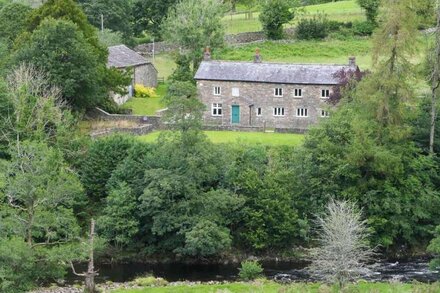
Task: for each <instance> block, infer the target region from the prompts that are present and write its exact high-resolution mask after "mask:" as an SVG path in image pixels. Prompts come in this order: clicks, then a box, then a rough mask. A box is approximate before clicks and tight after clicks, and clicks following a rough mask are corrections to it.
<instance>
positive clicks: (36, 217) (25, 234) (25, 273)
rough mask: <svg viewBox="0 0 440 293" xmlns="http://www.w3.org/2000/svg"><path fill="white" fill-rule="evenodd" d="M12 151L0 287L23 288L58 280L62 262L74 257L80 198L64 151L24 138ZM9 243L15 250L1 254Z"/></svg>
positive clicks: (1, 197)
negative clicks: (14, 264)
mask: <svg viewBox="0 0 440 293" xmlns="http://www.w3.org/2000/svg"><path fill="white" fill-rule="evenodd" d="M11 154H12V157H11V161H10V163H9V166H8V169H7V171H6V178H5V179H6V182H5V187H4V189H3V191H4V192H3V193H0V210H1V211H2V217H1V220H2V222H3V223H2V224H3V225H2V226H1V227H0V228H1V229H2V230H3V231H1V234H2V239H0V242H1V245H0V247H2V248H1V249H0V250H1V251H0V259H2V260H6V261H7V262H2V261H1V262H0V275H1V276H0V279H1V278H3V279H6V282H5V283H3V282H2V284H1V285H0V286H3V285H4V284H6V286H8V284H9V286H11V287H12V288H26V287H33V286H35V285H36V284H39V283H40V282H43V281H45V280H48V279H52V278H62V277H63V276H64V273H65V269H66V263H68V262H69V261H70V260H72V259H76V258H78V252H79V250H78V247H79V243H78V237H79V236H80V227H79V225H78V223H77V219H76V217H75V215H74V212H73V208H74V207H75V205H77V203H78V202H81V200H82V199H81V197H82V187H81V184H80V183H79V180H78V178H77V177H76V176H75V174H74V173H72V171H71V170H69V168H68V167H67V166H66V164H65V163H64V161H63V158H62V154H61V153H60V152H59V151H57V150H55V149H52V148H49V147H47V146H46V145H45V144H43V143H35V142H23V143H22V144H21V145H20V147H17V148H14V149H13V150H11ZM4 227H8V229H7V230H6V231H5V230H4V229H3V228H4ZM9 245H13V247H14V248H13V251H14V253H13V254H9V255H7V254H4V253H3V252H5V251H7V250H8V248H9ZM19 261H20V262H23V263H22V264H18V265H17V266H16V267H11V264H12V263H17V262H19ZM5 265H6V267H5ZM21 269H23V270H21ZM13 292H16V291H13Z"/></svg>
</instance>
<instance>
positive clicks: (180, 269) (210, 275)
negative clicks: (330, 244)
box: [67, 260, 440, 284]
mask: <svg viewBox="0 0 440 293" xmlns="http://www.w3.org/2000/svg"><path fill="white" fill-rule="evenodd" d="M306 266H307V264H306V263H290V262H264V263H263V267H264V274H265V276H266V277H268V278H270V279H275V280H278V281H282V282H300V281H316V280H317V278H316V277H312V276H310V275H309V274H308V273H307V270H306V269H305V268H306ZM96 267H97V269H98V270H99V276H98V277H97V282H98V283H102V282H106V281H112V282H128V281H131V280H133V279H134V278H136V277H138V276H143V275H146V274H152V275H154V276H156V277H162V278H164V279H166V280H168V281H170V282H174V281H185V280H186V281H202V282H206V281H224V280H228V281H233V280H236V278H237V274H238V267H239V265H237V264H227V265H225V264H183V263H172V264H141V263H129V264H114V265H110V264H101V265H97V266H96ZM85 268H86V266H85V265H82V266H78V268H77V269H76V270H77V271H83V270H85ZM362 278H363V279H365V280H369V281H389V280H394V281H400V282H412V281H413V280H416V281H419V282H429V283H430V282H435V281H440V273H439V271H438V270H437V271H431V270H429V267H428V263H427V261H425V260H414V261H395V262H387V261H383V262H380V263H378V264H377V266H376V267H375V268H374V269H372V270H369V271H365V273H364V275H363V276H362ZM78 280H79V279H78V277H76V276H75V275H73V274H72V273H71V272H69V274H68V276H67V283H68V284H73V283H75V282H78Z"/></svg>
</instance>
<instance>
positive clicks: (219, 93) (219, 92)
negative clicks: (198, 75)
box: [214, 86, 222, 96]
mask: <svg viewBox="0 0 440 293" xmlns="http://www.w3.org/2000/svg"><path fill="white" fill-rule="evenodd" d="M221 94H222V88H221V87H219V86H215V87H214V95H215V96H220V95H221Z"/></svg>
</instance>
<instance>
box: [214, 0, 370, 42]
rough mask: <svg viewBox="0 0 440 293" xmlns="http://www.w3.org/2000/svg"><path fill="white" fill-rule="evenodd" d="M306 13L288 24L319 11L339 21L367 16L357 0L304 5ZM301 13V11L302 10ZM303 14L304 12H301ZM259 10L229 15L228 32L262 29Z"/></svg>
mask: <svg viewBox="0 0 440 293" xmlns="http://www.w3.org/2000/svg"><path fill="white" fill-rule="evenodd" d="M303 10H304V14H303V15H297V16H295V19H294V20H293V21H292V22H291V23H289V24H287V25H286V27H290V26H294V25H295V24H296V23H297V22H298V19H300V18H301V17H312V16H313V15H316V14H318V13H325V14H327V15H328V19H330V20H337V21H355V20H364V19H365V16H364V14H363V12H362V10H361V8H360V6H359V5H358V4H357V3H356V1H355V0H350V1H338V2H329V3H325V4H318V5H310V6H305V7H303ZM300 13H301V12H300ZM301 14H302V13H301ZM258 16H259V12H254V13H252V18H251V19H249V18H248V17H247V15H246V14H245V13H237V14H231V15H227V16H225V17H224V19H223V23H224V25H225V28H226V33H227V34H237V33H243V32H256V31H261V30H262V27H261V23H260V21H259V20H258Z"/></svg>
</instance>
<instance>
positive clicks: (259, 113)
mask: <svg viewBox="0 0 440 293" xmlns="http://www.w3.org/2000/svg"><path fill="white" fill-rule="evenodd" d="M262 114H263V112H262V110H261V108H260V107H258V108H257V116H261V115H262Z"/></svg>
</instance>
